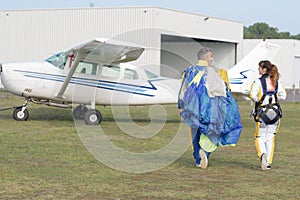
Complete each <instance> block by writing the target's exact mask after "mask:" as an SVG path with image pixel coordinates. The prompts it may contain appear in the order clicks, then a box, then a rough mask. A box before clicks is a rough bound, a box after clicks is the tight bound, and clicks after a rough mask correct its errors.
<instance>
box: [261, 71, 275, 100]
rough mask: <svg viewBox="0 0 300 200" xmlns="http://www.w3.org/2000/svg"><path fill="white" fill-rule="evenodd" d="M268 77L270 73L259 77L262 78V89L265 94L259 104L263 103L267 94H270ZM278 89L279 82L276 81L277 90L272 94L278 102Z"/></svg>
mask: <svg viewBox="0 0 300 200" xmlns="http://www.w3.org/2000/svg"><path fill="white" fill-rule="evenodd" d="M267 77H268V74H264V75H262V76H261V77H260V78H259V79H260V82H261V86H262V90H263V95H262V97H261V99H260V100H259V104H262V102H263V101H264V99H265V97H266V95H267V94H268V91H267V82H266V78H267ZM277 90H278V82H277V83H276V85H275V90H274V92H273V93H272V95H274V98H275V102H276V103H277Z"/></svg>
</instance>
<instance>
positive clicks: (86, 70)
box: [75, 61, 98, 75]
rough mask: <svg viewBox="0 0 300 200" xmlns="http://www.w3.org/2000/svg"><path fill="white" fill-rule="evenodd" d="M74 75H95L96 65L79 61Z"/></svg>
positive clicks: (96, 71)
mask: <svg viewBox="0 0 300 200" xmlns="http://www.w3.org/2000/svg"><path fill="white" fill-rule="evenodd" d="M75 72H76V73H81V74H88V75H97V73H98V64H97V63H91V62H84V61H80V62H79V63H78V66H77V68H76V71H75Z"/></svg>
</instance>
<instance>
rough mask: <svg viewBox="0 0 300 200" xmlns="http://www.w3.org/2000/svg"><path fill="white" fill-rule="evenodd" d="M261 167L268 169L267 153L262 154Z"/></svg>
mask: <svg viewBox="0 0 300 200" xmlns="http://www.w3.org/2000/svg"><path fill="white" fill-rule="evenodd" d="M260 159H261V169H262V170H266V169H267V156H266V154H265V153H263V154H261V157H260Z"/></svg>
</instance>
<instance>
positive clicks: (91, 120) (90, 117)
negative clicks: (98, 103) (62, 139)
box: [84, 109, 102, 125]
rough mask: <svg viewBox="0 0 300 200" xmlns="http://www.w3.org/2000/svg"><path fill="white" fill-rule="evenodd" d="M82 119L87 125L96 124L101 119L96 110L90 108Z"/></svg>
mask: <svg viewBox="0 0 300 200" xmlns="http://www.w3.org/2000/svg"><path fill="white" fill-rule="evenodd" d="M84 121H85V123H86V124H88V125H98V124H100V123H101V121H102V115H101V113H100V112H99V111H98V110H96V109H91V110H88V111H86V113H85V114H84Z"/></svg>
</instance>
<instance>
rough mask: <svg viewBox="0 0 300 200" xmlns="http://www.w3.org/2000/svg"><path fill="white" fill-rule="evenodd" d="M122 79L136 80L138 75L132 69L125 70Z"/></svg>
mask: <svg viewBox="0 0 300 200" xmlns="http://www.w3.org/2000/svg"><path fill="white" fill-rule="evenodd" d="M124 78H125V79H138V78H139V77H138V74H137V72H136V71H134V70H132V69H125V73H124Z"/></svg>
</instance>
